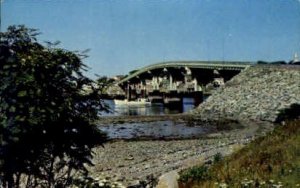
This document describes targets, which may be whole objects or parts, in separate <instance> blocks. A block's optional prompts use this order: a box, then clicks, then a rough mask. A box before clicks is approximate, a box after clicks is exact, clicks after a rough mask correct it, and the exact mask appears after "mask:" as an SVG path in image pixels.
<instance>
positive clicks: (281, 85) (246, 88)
mask: <svg viewBox="0 0 300 188" xmlns="http://www.w3.org/2000/svg"><path fill="white" fill-rule="evenodd" d="M293 103H300V66H288V65H286V66H282V65H281V66H275V65H274V66H259V65H257V66H253V67H249V68H247V69H245V70H244V71H243V72H241V73H240V74H238V75H237V76H235V77H234V78H232V79H231V80H230V81H228V82H227V83H226V84H225V86H223V87H221V88H219V89H218V90H216V91H215V92H214V93H213V94H212V95H211V96H210V97H209V98H208V99H207V100H206V101H205V102H203V103H202V104H201V105H199V107H197V109H196V110H194V113H195V114H198V115H199V116H200V118H202V119H219V118H234V119H247V120H249V119H255V120H263V121H272V122H273V121H274V120H275V119H276V117H277V115H278V112H279V110H280V109H284V108H287V107H289V106H290V105H291V104H293Z"/></svg>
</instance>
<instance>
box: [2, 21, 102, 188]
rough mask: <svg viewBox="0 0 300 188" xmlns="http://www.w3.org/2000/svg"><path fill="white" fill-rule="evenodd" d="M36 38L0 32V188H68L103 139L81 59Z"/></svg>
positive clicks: (98, 105)
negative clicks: (24, 187)
mask: <svg viewBox="0 0 300 188" xmlns="http://www.w3.org/2000/svg"><path fill="white" fill-rule="evenodd" d="M38 34H39V33H38V32H37V30H34V29H28V28H26V27H24V26H11V27H9V28H8V30H7V32H4V33H0V37H1V40H0V60H1V63H0V77H1V79H0V187H18V186H19V185H20V184H21V183H22V184H23V185H24V186H26V187H37V186H39V187H68V186H70V185H71V184H72V182H73V180H74V177H76V176H82V175H83V176H84V175H86V174H87V169H86V166H87V165H92V163H91V158H92V148H93V147H95V146H98V145H101V144H102V143H103V142H104V141H105V140H106V136H105V135H104V134H103V133H102V132H100V131H99V130H98V129H97V127H96V125H95V124H94V122H95V120H97V118H98V115H99V111H101V110H105V108H104V106H103V103H102V102H101V100H100V98H99V95H98V91H97V90H96V89H95V88H94V86H93V85H94V84H93V81H92V80H90V79H88V78H87V77H85V76H84V75H83V74H82V71H83V68H84V67H85V66H84V64H83V63H82V61H81V59H82V58H83V57H84V54H79V53H75V52H70V51H67V50H64V49H60V48H56V47H55V46H54V45H52V44H51V43H49V44H48V46H46V47H45V46H43V45H42V44H40V43H39V42H38V41H37V38H36V36H37V35H38ZM86 87H89V88H91V90H90V91H89V92H83V91H84V89H85V88H86Z"/></svg>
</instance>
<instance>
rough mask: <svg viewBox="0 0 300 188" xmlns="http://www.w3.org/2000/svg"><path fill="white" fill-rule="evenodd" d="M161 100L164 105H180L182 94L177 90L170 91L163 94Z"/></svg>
mask: <svg viewBox="0 0 300 188" xmlns="http://www.w3.org/2000/svg"><path fill="white" fill-rule="evenodd" d="M163 101H164V105H165V106H169V107H170V106H182V95H180V93H178V92H177V91H170V92H168V93H165V94H164V99H163Z"/></svg>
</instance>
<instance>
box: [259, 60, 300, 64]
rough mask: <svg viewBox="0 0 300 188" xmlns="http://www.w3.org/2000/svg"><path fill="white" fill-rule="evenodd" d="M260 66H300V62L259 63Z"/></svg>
mask: <svg viewBox="0 0 300 188" xmlns="http://www.w3.org/2000/svg"><path fill="white" fill-rule="evenodd" d="M257 64H259V65H300V61H296V62H295V61H289V62H286V61H271V62H269V61H257Z"/></svg>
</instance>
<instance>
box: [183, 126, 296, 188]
mask: <svg viewBox="0 0 300 188" xmlns="http://www.w3.org/2000/svg"><path fill="white" fill-rule="evenodd" d="M217 158H219V156H218V157H217ZM179 184H180V185H179V186H180V188H185V187H299V188H300V120H295V121H290V122H288V123H287V124H286V125H280V126H277V127H276V128H275V129H274V131H272V132H270V133H269V134H267V135H266V136H264V137H261V138H258V139H256V140H255V141H253V142H252V143H250V144H249V145H248V146H246V147H244V148H243V149H241V150H240V151H238V152H236V153H234V154H233V155H231V156H229V157H227V158H224V159H222V160H217V161H216V162H215V163H214V164H213V165H211V166H209V167H206V166H196V167H193V168H191V169H188V170H186V171H183V172H181V173H180V179H179Z"/></svg>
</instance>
